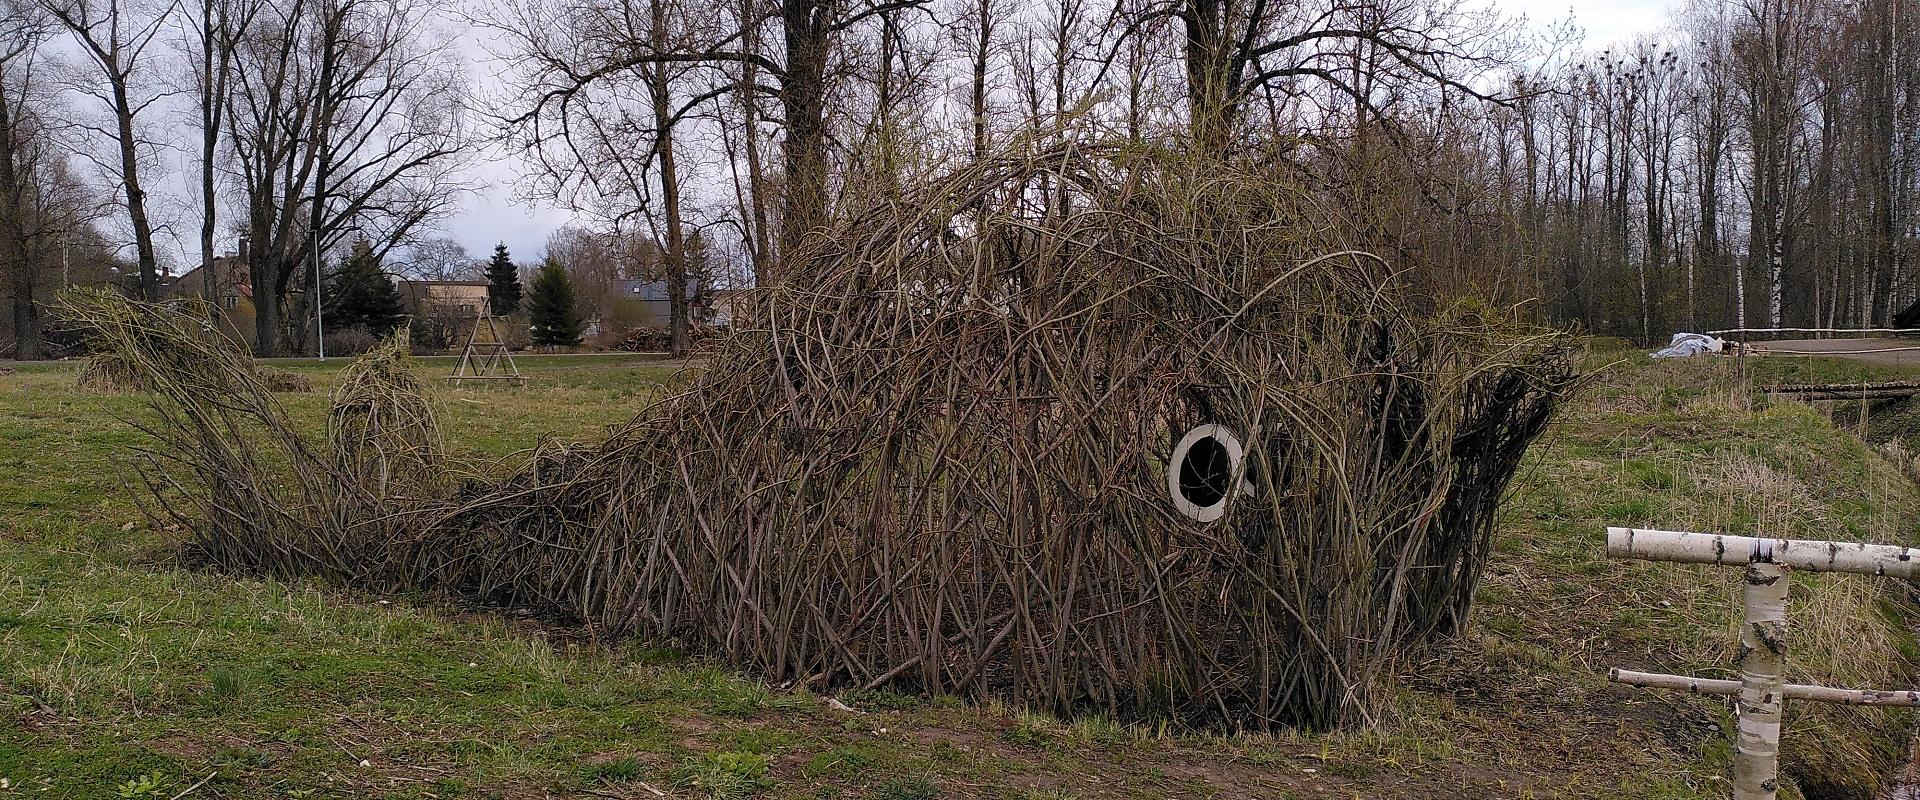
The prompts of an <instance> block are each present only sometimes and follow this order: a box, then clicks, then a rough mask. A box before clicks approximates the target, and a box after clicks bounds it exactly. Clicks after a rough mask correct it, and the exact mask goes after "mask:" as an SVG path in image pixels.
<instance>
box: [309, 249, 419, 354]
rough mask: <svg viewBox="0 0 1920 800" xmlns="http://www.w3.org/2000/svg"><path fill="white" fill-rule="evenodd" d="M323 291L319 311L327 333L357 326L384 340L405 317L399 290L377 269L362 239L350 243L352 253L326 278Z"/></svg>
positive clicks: (374, 260)
mask: <svg viewBox="0 0 1920 800" xmlns="http://www.w3.org/2000/svg"><path fill="white" fill-rule="evenodd" d="M325 290H326V305H325V307H324V309H323V310H324V312H325V316H326V324H327V327H328V328H330V329H332V328H350V327H356V326H358V327H363V328H366V329H367V331H368V332H369V333H372V334H373V335H375V336H386V335H388V334H391V333H393V329H394V328H396V327H399V325H400V318H401V317H403V316H405V315H406V307H405V306H404V305H402V304H401V302H400V290H399V289H397V288H394V285H393V279H392V278H390V277H388V276H387V273H385V272H383V271H382V270H381V269H380V259H379V258H378V257H376V256H374V254H373V248H372V247H371V246H370V245H368V244H367V241H366V240H365V239H362V240H360V241H358V242H354V244H353V252H351V253H349V254H348V255H347V258H346V260H345V261H343V262H341V264H340V266H339V268H338V269H335V270H334V272H333V275H332V276H330V277H329V278H328V280H327V284H326V287H325Z"/></svg>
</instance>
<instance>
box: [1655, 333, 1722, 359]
mask: <svg viewBox="0 0 1920 800" xmlns="http://www.w3.org/2000/svg"><path fill="white" fill-rule="evenodd" d="M1726 346H1727V342H1726V340H1724V339H1721V338H1720V337H1718V336H1708V335H1706V334H1704V333H1676V334H1674V335H1673V341H1672V342H1670V343H1668V345H1667V346H1666V347H1664V348H1661V349H1659V350H1655V351H1653V357H1654V358H1688V357H1691V356H1698V355H1705V354H1707V353H1718V352H1720V351H1721V350H1723V349H1725V348H1726Z"/></svg>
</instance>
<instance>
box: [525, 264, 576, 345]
mask: <svg viewBox="0 0 1920 800" xmlns="http://www.w3.org/2000/svg"><path fill="white" fill-rule="evenodd" d="M527 319H528V322H529V324H530V326H531V328H532V335H533V343H534V344H536V345H549V346H551V345H559V346H564V347H572V346H574V345H577V344H579V343H580V330H581V323H580V312H579V311H578V310H576V309H575V308H574V305H573V282H572V281H571V280H568V279H567V271H566V270H565V269H564V268H562V267H561V266H560V262H558V261H555V260H553V258H551V257H549V258H548V259H547V263H546V264H544V265H542V266H541V267H540V271H539V272H538V273H536V274H534V276H533V286H531V287H530V288H529V289H528V291H527Z"/></svg>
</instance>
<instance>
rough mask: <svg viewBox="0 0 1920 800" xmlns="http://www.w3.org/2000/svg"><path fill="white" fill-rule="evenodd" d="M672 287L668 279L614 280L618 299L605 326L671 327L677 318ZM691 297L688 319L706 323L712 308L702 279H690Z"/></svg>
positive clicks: (611, 328) (688, 294)
mask: <svg viewBox="0 0 1920 800" xmlns="http://www.w3.org/2000/svg"><path fill="white" fill-rule="evenodd" d="M668 288H669V287H668V286H667V282H666V281H629V280H617V281H614V282H613V290H614V300H613V304H612V307H611V308H609V309H608V310H607V319H606V320H605V327H606V328H607V329H609V330H630V329H633V328H665V327H667V326H668V324H670V323H671V321H672V319H673V308H672V306H671V304H670V303H669V302H668V299H667V289H668ZM687 300H688V301H689V305H688V306H687V319H689V320H691V321H692V322H694V323H696V324H705V323H706V322H707V320H708V317H709V315H710V313H711V310H710V309H708V308H707V298H706V293H705V292H703V291H701V286H700V279H698V278H688V279H687Z"/></svg>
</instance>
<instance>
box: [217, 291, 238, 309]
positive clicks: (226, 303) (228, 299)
mask: <svg viewBox="0 0 1920 800" xmlns="http://www.w3.org/2000/svg"><path fill="white" fill-rule="evenodd" d="M220 307H221V308H227V309H233V308H239V307H240V295H237V294H223V295H220Z"/></svg>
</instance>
